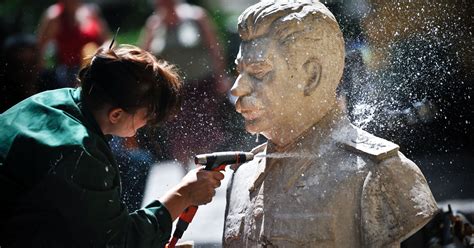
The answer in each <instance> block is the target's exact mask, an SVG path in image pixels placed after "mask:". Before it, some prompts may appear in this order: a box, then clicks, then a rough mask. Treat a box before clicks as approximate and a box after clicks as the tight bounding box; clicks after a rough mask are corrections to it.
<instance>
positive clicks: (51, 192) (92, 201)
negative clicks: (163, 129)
mask: <svg viewBox="0 0 474 248" xmlns="http://www.w3.org/2000/svg"><path fill="white" fill-rule="evenodd" d="M80 92H81V89H80V88H78V89H70V88H68V89H59V90H53V91H47V92H43V93H40V94H37V95H34V96H32V97H30V98H28V99H26V100H24V101H22V102H20V103H19V104H17V105H15V106H14V107H12V108H11V109H9V110H7V111H6V112H4V113H3V114H1V115H0V247H2V248H3V247H163V246H164V244H165V243H166V242H167V240H168V239H169V237H170V232H171V217H170V214H169V212H168V211H167V209H166V208H165V207H164V206H163V205H162V204H161V203H160V202H158V201H155V202H153V203H151V204H150V205H148V206H147V207H145V208H143V209H140V210H137V211H135V212H132V213H129V212H128V210H127V208H126V207H125V205H124V204H123V203H122V202H121V200H120V194H121V189H120V173H119V170H118V166H117V163H116V161H115V159H114V157H113V155H112V153H111V150H110V147H109V145H108V143H107V139H106V138H105V136H104V135H103V134H102V132H101V130H100V129H99V126H98V124H97V123H96V121H95V120H94V118H93V117H92V114H91V113H90V112H89V111H88V110H87V108H85V107H83V105H82V103H81V100H80ZM13 244H15V245H13Z"/></svg>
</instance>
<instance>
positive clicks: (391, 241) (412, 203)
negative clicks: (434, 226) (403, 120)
mask: <svg viewBox="0 0 474 248" xmlns="http://www.w3.org/2000/svg"><path fill="white" fill-rule="evenodd" d="M437 209H438V208H437V205H436V201H435V200H434V198H433V195H432V194H431V191H430V189H429V187H428V183H427V182H426V179H425V177H424V176H423V174H422V173H421V171H420V169H419V168H418V167H417V166H416V165H415V164H414V163H413V162H412V161H410V160H409V159H407V158H406V157H404V156H403V155H402V154H401V153H398V155H396V156H393V157H391V158H388V159H385V160H384V161H382V162H381V163H379V164H378V165H377V166H375V167H374V168H373V169H372V170H371V171H370V172H369V174H368V175H367V177H366V178H365V181H364V185H363V190H362V198H361V229H362V241H363V247H399V246H400V242H401V241H403V240H404V239H406V238H407V237H409V236H410V235H412V234H413V233H415V232H416V231H418V230H419V229H420V228H421V227H423V226H424V225H425V224H426V223H427V222H428V221H429V220H430V219H431V218H432V216H433V215H434V214H435V213H436V211H437Z"/></svg>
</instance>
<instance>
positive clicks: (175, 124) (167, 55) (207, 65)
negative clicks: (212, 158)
mask: <svg viewBox="0 0 474 248" xmlns="http://www.w3.org/2000/svg"><path fill="white" fill-rule="evenodd" d="M141 44H142V47H143V48H144V49H146V50H148V51H150V52H151V53H153V54H154V55H156V56H158V57H162V58H164V59H166V60H169V61H170V62H172V63H174V64H176V65H177V66H178V67H179V68H180V70H181V71H182V72H183V74H184V75H183V78H184V92H183V94H184V99H185V100H184V103H183V106H182V111H181V112H180V113H179V114H178V116H177V118H176V119H175V120H174V121H172V122H169V123H167V124H166V125H165V126H164V130H163V132H164V134H163V135H164V136H165V137H166V140H167V144H165V145H164V146H165V147H169V150H168V151H167V153H169V157H173V158H176V159H177V160H178V161H179V162H181V163H183V164H187V163H188V162H189V160H190V158H191V156H192V155H193V154H198V153H204V152H210V151H213V150H215V149H216V148H218V147H219V145H220V144H222V143H223V141H224V128H225V127H224V122H223V118H222V116H221V114H222V113H221V112H222V111H221V108H222V107H223V106H226V104H227V98H226V93H227V91H228V90H229V88H230V82H229V81H228V80H227V77H226V74H225V65H226V63H225V61H224V60H225V59H224V54H223V51H222V47H221V46H220V44H219V41H218V38H217V35H216V30H215V28H214V25H213V23H212V22H211V20H210V18H209V17H208V15H207V13H206V11H205V10H204V9H203V8H201V7H198V6H194V5H190V4H187V3H184V2H182V1H180V0H156V1H155V13H154V14H153V15H151V16H150V17H149V18H148V20H147V22H146V24H145V27H144V30H143V33H142V37H141Z"/></svg>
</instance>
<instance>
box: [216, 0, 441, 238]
mask: <svg viewBox="0 0 474 248" xmlns="http://www.w3.org/2000/svg"><path fill="white" fill-rule="evenodd" d="M239 33H240V35H241V37H242V40H243V41H242V44H241V47H240V52H239V54H238V56H237V60H236V61H237V64H238V67H239V70H240V75H239V77H238V78H237V80H236V82H235V84H234V87H233V88H232V94H234V95H235V96H237V102H236V109H237V111H238V112H240V113H241V114H242V115H243V116H244V118H245V121H246V129H247V131H249V132H251V133H262V134H263V135H264V136H265V137H267V138H268V142H267V144H264V145H263V146H260V147H257V148H256V149H254V153H256V158H255V159H254V160H253V161H251V162H249V163H246V164H244V165H242V166H241V167H240V168H239V169H238V170H237V171H236V172H235V173H234V175H233V177H232V179H231V181H230V183H229V187H228V193H227V208H226V219H225V225H224V237H223V246H224V247H399V243H400V242H401V241H402V240H403V239H405V238H406V237H408V236H409V235H411V234H412V233H414V232H415V231H417V230H418V229H420V228H421V227H422V226H423V225H425V224H426V223H427V222H428V221H429V220H430V219H431V217H432V216H433V214H434V213H435V212H436V211H437V206H436V202H435V200H434V198H433V196H432V194H431V192H430V189H429V187H428V185H427V182H426V180H425V178H424V176H423V175H422V173H421V172H420V170H419V169H418V167H417V166H416V165H415V164H414V163H413V162H412V161H410V160H409V159H407V158H406V157H405V156H404V155H403V154H401V153H400V152H399V151H398V146H397V145H396V144H394V143H392V142H389V141H386V140H383V139H381V138H378V137H375V136H373V135H371V134H369V133H367V132H365V131H363V130H361V129H359V128H356V127H355V126H353V125H352V124H351V123H350V122H349V121H348V120H347V118H346V114H345V112H344V111H343V110H342V109H341V107H339V105H338V103H337V99H336V96H335V90H336V87H337V85H338V83H339V81H340V78H341V75H342V69H343V65H344V42H343V39H342V35H341V32H340V30H339V27H338V24H337V22H336V20H335V18H334V17H333V15H332V14H331V13H330V12H329V11H328V10H327V9H326V8H325V6H324V5H323V4H321V3H319V2H315V1H262V2H260V3H258V4H255V5H253V6H251V7H249V8H248V9H247V10H246V11H244V13H243V14H242V15H241V16H240V18H239Z"/></svg>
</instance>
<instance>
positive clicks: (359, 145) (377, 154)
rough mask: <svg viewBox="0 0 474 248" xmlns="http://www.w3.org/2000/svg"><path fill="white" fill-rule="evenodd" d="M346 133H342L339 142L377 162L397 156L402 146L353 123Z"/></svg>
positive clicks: (346, 147)
mask: <svg viewBox="0 0 474 248" xmlns="http://www.w3.org/2000/svg"><path fill="white" fill-rule="evenodd" d="M344 133H345V135H341V137H342V136H343V138H340V139H339V140H338V144H340V145H341V146H342V147H343V148H344V149H346V150H349V151H351V152H355V153H359V154H365V155H367V156H368V157H370V158H371V159H373V160H374V161H375V162H381V161H383V160H386V159H388V158H390V157H393V156H396V155H397V154H398V150H399V148H400V147H399V146H398V145H397V144H395V143H393V142H390V141H388V140H385V139H382V138H379V137H377V136H375V135H372V134H370V133H368V132H366V131H364V130H362V129H360V128H358V127H355V126H353V125H352V124H351V125H350V127H349V129H348V131H345V132H344Z"/></svg>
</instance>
